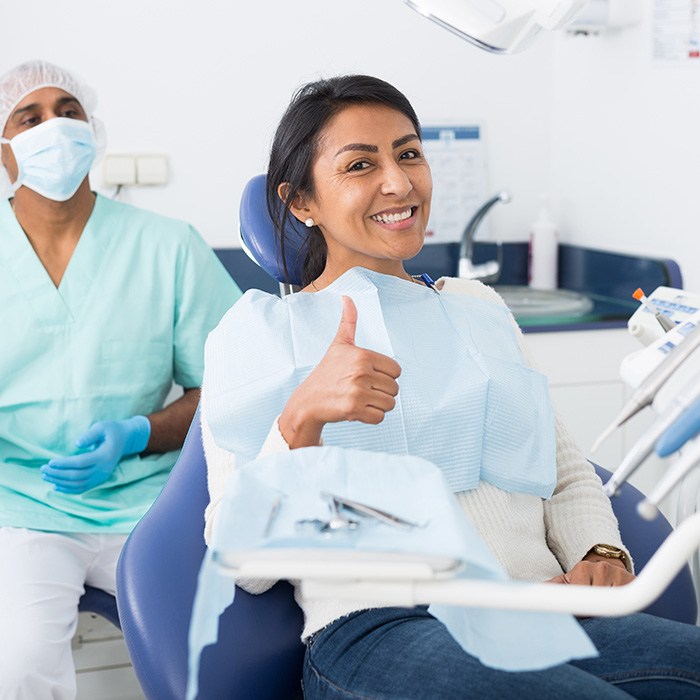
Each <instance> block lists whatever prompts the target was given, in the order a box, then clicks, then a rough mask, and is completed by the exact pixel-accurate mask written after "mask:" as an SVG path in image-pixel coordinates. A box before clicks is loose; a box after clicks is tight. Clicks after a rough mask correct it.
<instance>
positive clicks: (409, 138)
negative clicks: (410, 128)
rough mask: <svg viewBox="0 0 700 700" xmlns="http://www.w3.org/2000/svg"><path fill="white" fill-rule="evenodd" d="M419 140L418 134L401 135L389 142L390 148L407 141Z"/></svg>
mask: <svg viewBox="0 0 700 700" xmlns="http://www.w3.org/2000/svg"><path fill="white" fill-rule="evenodd" d="M414 140H415V141H420V139H419V138H418V134H406V135H405V136H402V137H401V138H400V139H396V141H394V142H393V143H392V144H391V147H392V148H398V147H399V146H403V145H404V144H405V143H408V142H409V141H414Z"/></svg>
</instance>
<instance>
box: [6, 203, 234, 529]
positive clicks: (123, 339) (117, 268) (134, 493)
mask: <svg viewBox="0 0 700 700" xmlns="http://www.w3.org/2000/svg"><path fill="white" fill-rule="evenodd" d="M239 296H240V290H239V289H238V287H237V286H236V284H235V282H234V281H233V280H232V279H231V277H230V275H229V274H228V273H227V272H226V270H225V269H224V267H223V266H222V265H221V263H220V262H219V260H218V259H217V257H216V256H215V255H214V253H213V251H212V250H211V248H210V247H209V246H208V245H207V244H206V243H205V242H204V240H203V239H202V238H201V237H200V236H199V234H198V233H197V232H196V231H195V230H194V229H193V228H192V227H191V226H189V225H188V224H186V223H184V222H181V221H176V220H174V219H169V218H166V217H163V216H160V215H157V214H154V213H152V212H148V211H144V210H141V209H137V208H135V207H132V206H129V205H126V204H122V203H119V202H114V201H112V200H109V199H106V198H104V197H101V196H99V195H98V196H97V199H96V201H95V207H94V209H93V211H92V214H91V216H90V218H89V220H88V222H87V224H86V225H85V229H84V231H83V233H82V236H81V237H80V240H79V241H78V245H77V247H76V249H75V251H74V253H73V256H72V257H71V260H70V262H69V264H68V267H67V269H66V271H65V274H64V276H63V279H62V280H61V283H60V285H59V286H58V288H56V286H55V285H54V284H53V282H52V281H51V279H50V277H49V275H48V273H47V272H46V270H45V269H44V267H43V265H42V264H41V262H40V260H39V258H38V257H37V255H36V253H35V252H34V250H33V248H32V246H31V244H30V243H29V240H28V239H27V237H26V235H25V234H24V231H22V228H21V227H20V225H19V223H18V222H17V219H16V218H15V216H14V213H13V211H12V208H11V206H10V203H9V202H8V201H3V202H2V203H0V329H1V330H0V340H1V344H0V526H13V527H27V528H32V529H37V530H50V531H58V532H113V533H126V532H129V531H130V530H131V529H132V527H133V526H134V525H135V524H136V522H137V521H138V520H139V518H141V516H142V515H143V514H144V513H145V512H146V510H147V509H148V507H149V506H150V504H151V503H152V502H153V500H154V499H155V497H156V496H157V495H158V493H159V492H160V490H161V487H162V486H163V484H164V482H165V479H166V478H167V475H168V472H169V471H170V469H171V467H172V466H173V464H174V463H175V460H176V458H177V454H178V453H177V452H169V453H166V454H158V455H148V456H135V457H130V458H128V459H124V460H123V461H122V462H120V464H119V465H118V466H117V468H116V470H115V471H114V473H113V474H112V476H111V478H110V479H109V480H108V481H107V482H106V483H104V484H102V485H100V486H98V487H96V488H94V489H91V490H89V491H86V492H85V493H83V494H80V495H77V496H76V495H68V494H61V493H57V492H56V491H54V490H53V487H52V485H51V484H48V483H47V482H45V481H43V480H42V478H41V473H40V471H39V468H40V467H41V466H42V465H43V464H45V463H46V462H47V461H48V460H50V459H51V458H52V457H58V456H62V455H68V454H75V453H76V452H77V450H76V447H75V440H76V438H78V437H79V436H80V435H81V434H82V433H83V432H84V431H85V430H86V429H87V428H88V427H89V426H90V425H91V424H92V423H93V422H94V421H96V420H121V419H124V418H129V417H131V416H134V415H148V414H150V413H153V412H155V411H158V410H160V409H161V408H162V407H163V403H164V401H165V398H166V396H167V394H168V392H169V391H170V388H171V386H172V382H173V381H174V382H175V383H176V384H179V385H181V386H183V387H185V388H192V387H198V386H200V384H201V381H202V372H203V361H204V342H205V340H206V337H207V334H208V333H209V331H210V330H212V328H214V327H215V326H216V324H217V323H218V322H219V319H220V318H221V316H222V315H223V314H224V312H225V311H226V309H228V308H229V307H230V306H231V305H232V304H233V303H234V302H235V301H236V300H237V299H238V297H239Z"/></svg>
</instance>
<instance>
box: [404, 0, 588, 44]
mask: <svg viewBox="0 0 700 700" xmlns="http://www.w3.org/2000/svg"><path fill="white" fill-rule="evenodd" d="M405 2H406V4H407V5H408V6H409V7H411V8H412V9H414V10H416V12H419V13H420V14H422V15H423V16H424V17H427V18H428V19H430V20H432V21H433V22H435V23H437V24H439V25H440V26H441V27H443V28H445V29H447V30H449V31H451V32H452V33H454V34H456V35H457V36H459V37H461V38H462V39H465V40H466V41H468V42H470V43H472V44H474V45H475V46H478V47H479V48H481V49H484V50H486V51H490V52H492V53H502V54H507V53H513V52H515V51H520V50H522V49H524V48H526V47H527V46H529V45H530V44H531V43H532V41H533V40H534V39H535V37H536V36H537V35H538V34H539V33H540V31H541V30H542V29H548V30H553V29H559V28H560V27H563V26H565V25H566V24H568V23H569V22H570V21H571V20H572V19H573V18H574V15H576V13H577V12H578V11H579V10H580V9H581V7H583V5H585V4H586V2H587V0H405Z"/></svg>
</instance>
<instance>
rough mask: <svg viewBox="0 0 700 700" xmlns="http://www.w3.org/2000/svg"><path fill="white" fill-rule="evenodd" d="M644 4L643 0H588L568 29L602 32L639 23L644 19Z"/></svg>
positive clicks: (594, 32) (589, 32)
mask: <svg viewBox="0 0 700 700" xmlns="http://www.w3.org/2000/svg"><path fill="white" fill-rule="evenodd" d="M643 5H644V3H642V2H641V0H588V2H587V3H586V5H585V6H584V7H583V8H582V10H581V11H580V12H579V13H578V14H577V15H576V17H575V19H574V21H573V22H571V24H570V25H569V26H568V27H567V28H566V31H567V32H570V33H572V34H600V33H601V32H605V31H609V30H611V29H622V28H624V27H629V26H632V25H633V24H638V23H639V22H640V21H641V19H642V12H643V11H644V8H643Z"/></svg>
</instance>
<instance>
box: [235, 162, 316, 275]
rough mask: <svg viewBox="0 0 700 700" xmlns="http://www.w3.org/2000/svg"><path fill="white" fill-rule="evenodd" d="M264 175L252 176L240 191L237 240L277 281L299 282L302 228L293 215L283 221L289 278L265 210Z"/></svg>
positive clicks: (302, 241) (301, 259)
mask: <svg viewBox="0 0 700 700" xmlns="http://www.w3.org/2000/svg"><path fill="white" fill-rule="evenodd" d="M265 186H266V176H265V175H256V176H255V177H254V178H252V179H251V180H250V181H249V182H248V184H247V185H246V186H245V188H244V190H243V194H242V195H241V206H240V215H239V218H240V226H241V241H242V243H243V245H244V247H245V248H246V252H247V253H248V255H250V257H252V258H253V260H254V261H255V262H256V263H257V264H258V265H260V267H262V269H263V270H265V272H267V274H268V275H270V277H273V278H274V279H276V280H277V281H278V282H282V283H283V284H286V283H287V282H289V283H290V284H294V285H297V286H299V285H301V270H302V266H303V264H304V259H305V257H306V245H305V244H306V239H307V236H308V233H307V231H306V228H305V227H304V226H303V225H302V224H300V223H299V222H298V221H297V220H296V219H295V218H294V217H293V216H290V217H289V219H288V220H287V227H286V230H285V239H286V240H285V250H284V253H285V255H284V257H285V260H286V263H287V271H288V273H289V280H287V277H286V275H285V274H284V265H283V264H282V258H281V255H280V247H279V244H278V242H277V239H276V236H275V227H274V224H273V223H272V219H271V218H270V213H269V212H268V210H267V199H266V192H265Z"/></svg>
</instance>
